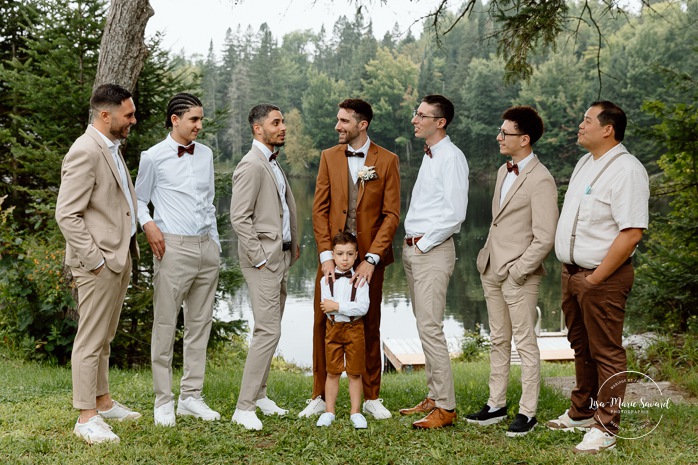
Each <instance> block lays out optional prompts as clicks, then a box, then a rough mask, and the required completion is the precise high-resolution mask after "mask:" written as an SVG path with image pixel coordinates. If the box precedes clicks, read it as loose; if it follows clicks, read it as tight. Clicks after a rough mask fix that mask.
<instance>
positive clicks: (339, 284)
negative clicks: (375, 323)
mask: <svg viewBox="0 0 698 465" xmlns="http://www.w3.org/2000/svg"><path fill="white" fill-rule="evenodd" d="M334 272H335V273H341V271H340V270H338V269H337V268H335V270H334ZM351 274H352V276H354V270H351ZM352 287H353V284H352V283H350V282H349V278H339V279H337V280H336V281H335V282H334V297H333V296H332V294H331V293H330V285H329V284H327V283H326V282H325V278H322V279H321V280H320V301H321V302H322V301H323V300H325V299H330V300H333V301H334V302H338V303H339V311H337V312H332V313H328V314H327V318H329V317H330V316H329V315H334V319H335V321H339V322H347V321H351V319H350V318H349V317H350V316H363V315H365V314H366V313H367V312H368V304H369V303H370V299H369V296H368V286H361V287H359V288H358V289H356V298H355V299H354V302H352V301H351V288H352Z"/></svg>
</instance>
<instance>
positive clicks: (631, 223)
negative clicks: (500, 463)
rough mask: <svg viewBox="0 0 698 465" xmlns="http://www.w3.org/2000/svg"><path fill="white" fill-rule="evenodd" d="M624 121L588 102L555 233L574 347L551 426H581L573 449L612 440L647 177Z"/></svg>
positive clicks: (603, 104) (613, 108)
mask: <svg viewBox="0 0 698 465" xmlns="http://www.w3.org/2000/svg"><path fill="white" fill-rule="evenodd" d="M626 124H627V120H626V116H625V113H624V112H623V110H622V109H621V108H620V107H618V106H617V105H615V104H613V103H612V102H608V101H599V102H594V103H592V104H591V107H590V108H589V109H588V110H587V112H586V114H585V115H584V120H583V121H582V123H581V124H580V125H579V132H578V134H577V141H578V142H579V144H580V145H582V146H583V147H584V148H586V149H587V150H589V152H590V153H588V154H587V155H585V156H583V157H582V158H581V159H580V160H579V162H578V163H577V166H576V167H575V169H574V172H573V173H572V177H571V178H570V183H569V187H568V190H567V193H566V195H565V202H564V204H563V206H562V212H561V213H560V220H559V222H558V225H557V233H556V236H555V253H556V254H557V258H558V259H559V260H560V261H561V262H562V263H563V267H562V311H563V312H564V314H565V323H566V325H567V329H568V331H569V332H568V334H567V338H568V339H569V341H570V345H571V346H572V348H573V349H574V359H575V371H576V378H577V385H576V387H575V389H574V390H573V391H572V395H571V406H570V408H569V409H568V410H567V411H565V413H563V414H562V415H560V417H558V418H557V419H555V420H551V421H549V422H548V423H547V426H548V427H549V428H551V429H556V430H565V431H571V430H575V429H584V430H587V429H588V432H587V433H586V434H585V436H584V440H583V441H582V442H581V443H580V444H578V445H577V446H576V447H575V448H574V451H575V452H579V453H587V454H595V453H597V452H600V451H602V450H605V449H611V448H613V447H615V445H616V435H618V433H619V423H620V402H621V401H622V398H623V396H624V394H625V384H626V383H625V371H626V370H627V360H626V355H625V349H624V348H623V345H622V341H621V339H622V332H623V320H624V318H625V302H626V299H627V297H628V294H629V293H630V289H631V288H632V284H633V279H634V272H633V265H632V260H631V256H632V255H633V253H634V252H635V248H636V247H637V244H638V242H640V239H641V238H642V232H643V230H644V229H647V225H648V222H649V212H648V200H649V178H648V176H647V171H646V170H645V168H644V166H643V165H642V163H641V162H640V161H639V160H638V159H637V158H635V157H634V156H633V155H630V153H628V151H627V149H626V148H625V146H623V144H621V141H622V140H623V136H624V134H625V126H626Z"/></svg>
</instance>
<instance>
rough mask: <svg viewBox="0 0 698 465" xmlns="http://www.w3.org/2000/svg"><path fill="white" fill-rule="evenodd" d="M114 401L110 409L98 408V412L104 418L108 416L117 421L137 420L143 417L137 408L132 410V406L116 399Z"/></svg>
mask: <svg viewBox="0 0 698 465" xmlns="http://www.w3.org/2000/svg"><path fill="white" fill-rule="evenodd" d="M112 402H113V404H112V406H111V408H110V409H109V410H97V413H99V415H100V416H101V417H102V418H107V419H110V420H116V421H124V420H137V419H138V418H140V417H141V414H140V413H138V412H136V411H135V410H131V409H130V408H128V407H126V406H125V405H122V404H120V403H118V402H117V401H115V400H114V401H112Z"/></svg>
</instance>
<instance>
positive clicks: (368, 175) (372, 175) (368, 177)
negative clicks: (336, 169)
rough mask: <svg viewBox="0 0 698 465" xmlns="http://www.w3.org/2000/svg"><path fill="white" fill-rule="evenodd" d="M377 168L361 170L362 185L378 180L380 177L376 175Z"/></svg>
mask: <svg viewBox="0 0 698 465" xmlns="http://www.w3.org/2000/svg"><path fill="white" fill-rule="evenodd" d="M375 168H376V167H375V166H362V167H361V169H359V173H358V174H359V179H361V185H362V186H363V184H364V183H365V182H366V181H372V180H374V179H378V175H377V174H376V169H375Z"/></svg>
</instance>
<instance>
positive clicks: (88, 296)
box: [71, 254, 131, 410]
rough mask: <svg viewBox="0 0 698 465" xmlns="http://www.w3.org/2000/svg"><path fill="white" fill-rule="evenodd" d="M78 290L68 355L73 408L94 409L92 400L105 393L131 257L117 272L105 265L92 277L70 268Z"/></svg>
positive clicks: (94, 400) (128, 276) (129, 273)
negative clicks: (75, 328)
mask: <svg viewBox="0 0 698 465" xmlns="http://www.w3.org/2000/svg"><path fill="white" fill-rule="evenodd" d="M71 272H72V273H73V278H75V285H76V286H77V289H78V302H79V304H78V313H79V315H80V319H79V321H78V331H77V334H76V335H75V341H74V342H73V352H72V355H71V365H72V375H73V407H75V408H77V409H81V410H89V409H94V408H96V398H97V397H99V396H103V395H105V394H108V393H109V354H110V353H111V347H110V344H111V341H112V340H113V339H114V336H115V335H116V330H117V327H118V325H119V317H120V316H121V307H122V306H123V304H124V297H125V296H126V289H128V282H129V279H130V277H131V256H130V254H129V257H128V259H127V264H126V266H125V267H124V269H123V270H122V272H121V273H114V272H113V271H112V270H111V269H109V267H108V266H107V265H106V264H105V265H104V266H103V267H102V270H101V271H100V272H99V274H97V275H95V274H94V273H92V272H90V271H86V270H83V269H82V268H71Z"/></svg>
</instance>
